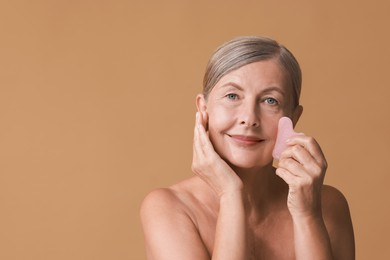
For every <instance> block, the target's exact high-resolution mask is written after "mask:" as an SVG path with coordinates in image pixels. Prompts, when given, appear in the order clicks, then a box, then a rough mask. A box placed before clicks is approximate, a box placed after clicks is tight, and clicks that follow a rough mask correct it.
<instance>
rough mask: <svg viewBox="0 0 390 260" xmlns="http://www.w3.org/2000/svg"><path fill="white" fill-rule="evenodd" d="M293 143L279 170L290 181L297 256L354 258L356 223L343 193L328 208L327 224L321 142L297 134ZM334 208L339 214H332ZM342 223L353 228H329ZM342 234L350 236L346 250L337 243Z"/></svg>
mask: <svg viewBox="0 0 390 260" xmlns="http://www.w3.org/2000/svg"><path fill="white" fill-rule="evenodd" d="M289 145H290V147H289V148H287V149H286V150H285V151H284V152H283V153H282V155H281V158H280V161H279V168H278V169H277V171H276V173H277V174H278V175H279V176H280V177H281V178H282V179H283V180H284V181H285V182H286V183H287V184H288V185H289V194H288V200H287V202H288V208H289V211H290V214H291V216H292V219H293V225H294V243H295V256H296V259H297V260H300V259H323V260H331V259H346V260H347V259H354V242H353V231H352V224H351V221H350V216H349V211H348V206H347V204H346V201H345V199H344V202H342V199H341V197H340V196H339V197H338V198H337V199H336V201H331V203H332V206H333V208H327V210H326V213H327V215H326V216H327V218H326V219H327V223H328V226H326V225H325V221H324V215H323V207H322V195H323V180H324V177H325V172H326V168H327V163H326V160H325V158H324V155H323V153H322V151H321V149H320V147H319V145H318V143H317V142H316V141H315V140H314V139H313V138H311V137H307V136H296V137H293V138H291V140H290V143H289ZM326 196H327V197H329V196H328V195H326ZM326 199H327V200H328V199H329V198H326ZM330 211H337V212H338V214H337V215H333V216H330V217H329V212H330ZM340 223H344V224H347V226H348V227H349V228H341V229H340V230H339V231H335V229H334V228H333V229H332V232H329V231H330V228H331V227H335V226H337V227H338V228H340V227H341V224H340ZM340 237H343V238H345V239H346V240H348V241H345V242H346V245H347V246H346V247H344V248H343V249H342V250H340V247H335V246H336V245H335V243H334V241H338V240H339V238H340Z"/></svg>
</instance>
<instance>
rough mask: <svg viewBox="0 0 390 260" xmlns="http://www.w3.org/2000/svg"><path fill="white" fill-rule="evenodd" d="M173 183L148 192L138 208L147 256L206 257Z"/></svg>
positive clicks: (151, 257) (172, 257)
mask: <svg viewBox="0 0 390 260" xmlns="http://www.w3.org/2000/svg"><path fill="white" fill-rule="evenodd" d="M184 195H185V194H183V193H181V192H180V190H177V189H175V188H174V187H173V188H172V187H169V188H160V189H156V190H153V191H152V192H150V193H149V194H148V195H147V196H146V197H145V198H144V200H143V202H142V204H141V209H140V217H141V224H142V229H143V232H144V239H145V247H146V254H147V259H186V258H188V257H190V256H191V255H195V256H196V259H207V257H208V253H207V251H206V250H205V247H204V245H203V242H202V240H201V239H200V237H199V233H198V232H197V228H196V226H195V224H194V222H193V220H192V218H191V216H190V214H189V212H188V209H187V205H186V204H185V203H184V202H183V199H182V197H183V196H184Z"/></svg>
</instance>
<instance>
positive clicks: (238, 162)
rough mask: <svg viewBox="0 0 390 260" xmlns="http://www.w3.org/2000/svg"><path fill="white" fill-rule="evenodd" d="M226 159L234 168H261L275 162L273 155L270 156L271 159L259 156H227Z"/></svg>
mask: <svg viewBox="0 0 390 260" xmlns="http://www.w3.org/2000/svg"><path fill="white" fill-rule="evenodd" d="M225 161H226V162H227V163H228V164H230V165H231V166H232V167H234V168H240V169H244V170H250V169H256V168H258V169H261V168H264V167H266V166H268V165H270V164H272V162H273V160H272V157H270V159H266V158H259V157H256V158H248V157H243V158H240V157H234V158H226V159H225Z"/></svg>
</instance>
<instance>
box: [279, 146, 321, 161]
mask: <svg viewBox="0 0 390 260" xmlns="http://www.w3.org/2000/svg"><path fill="white" fill-rule="evenodd" d="M285 158H292V159H294V160H296V161H297V162H299V163H300V164H302V165H312V164H313V163H317V161H316V160H315V159H314V157H313V156H312V155H311V154H310V153H309V151H308V150H306V149H305V148H304V147H303V146H301V145H292V146H288V147H287V148H286V149H285V150H284V151H283V152H282V154H281V155H280V160H283V159H285Z"/></svg>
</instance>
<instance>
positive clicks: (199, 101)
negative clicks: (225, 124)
mask: <svg viewBox="0 0 390 260" xmlns="http://www.w3.org/2000/svg"><path fill="white" fill-rule="evenodd" d="M196 108H197V109H198V111H199V112H201V113H204V112H206V111H207V102H206V99H205V98H204V95H203V94H198V95H197V96H196Z"/></svg>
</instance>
